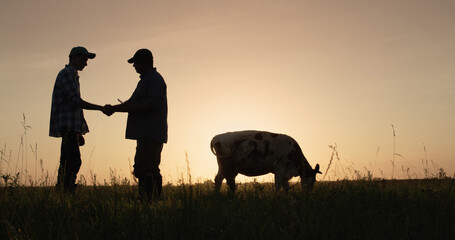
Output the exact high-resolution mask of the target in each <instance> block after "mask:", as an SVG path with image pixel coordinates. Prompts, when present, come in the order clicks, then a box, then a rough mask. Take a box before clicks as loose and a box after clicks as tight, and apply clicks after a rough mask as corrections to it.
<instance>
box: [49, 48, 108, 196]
mask: <svg viewBox="0 0 455 240" xmlns="http://www.w3.org/2000/svg"><path fill="white" fill-rule="evenodd" d="M95 56H96V55H95V54H94V53H90V52H89V51H87V49H86V48H84V47H74V48H72V49H71V52H70V54H69V63H68V64H67V65H66V66H65V68H63V69H62V70H61V71H60V72H59V73H58V75H57V79H56V80H55V84H54V90H53V93H52V106H51V117H50V128H49V136H51V137H61V138H62V145H61V150H60V151H61V152H60V166H59V169H58V179H57V188H58V189H60V190H64V191H66V192H70V193H74V191H75V190H76V184H75V182H76V177H77V173H78V172H79V169H80V167H81V164H82V162H81V154H80V151H79V146H83V145H84V143H85V140H84V138H83V137H82V135H83V134H85V133H87V132H88V131H89V130H88V126H87V122H86V121H85V119H84V113H83V111H82V109H88V110H100V111H102V110H103V107H102V106H100V105H95V104H92V103H89V102H86V101H84V100H83V99H82V98H81V93H80V86H79V75H78V73H77V72H78V71H82V70H83V69H84V67H85V66H87V61H88V59H93V58H95Z"/></svg>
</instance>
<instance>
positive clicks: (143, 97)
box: [105, 49, 168, 199]
mask: <svg viewBox="0 0 455 240" xmlns="http://www.w3.org/2000/svg"><path fill="white" fill-rule="evenodd" d="M128 62H129V63H132V64H133V66H134V68H135V69H136V72H137V73H139V74H140V80H139V82H138V84H137V87H136V89H135V90H134V92H133V94H132V96H131V97H130V99H128V100H127V101H125V102H124V103H122V104H119V105H115V106H110V105H106V106H105V107H106V109H107V112H108V115H109V111H110V114H112V113H114V112H128V121H127V126H126V138H127V139H134V140H136V141H137V147H136V155H135V157H134V172H133V174H134V176H136V177H137V178H138V179H139V194H140V196H141V197H145V196H147V197H148V198H149V199H158V198H159V197H160V196H161V194H162V186H163V182H162V176H161V173H160V168H159V164H160V162H161V151H162V149H163V144H164V143H166V142H167V129H168V126H167V111H168V109H167V93H166V91H167V90H166V89H167V86H166V83H165V82H164V79H163V77H162V76H161V75H160V74H159V73H158V72H157V71H156V68H155V67H154V66H153V55H152V52H150V50H148V49H140V50H138V51H137V52H136V53H135V54H134V56H133V57H132V58H131V59H129V60H128Z"/></svg>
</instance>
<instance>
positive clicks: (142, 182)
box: [137, 177, 147, 199]
mask: <svg viewBox="0 0 455 240" xmlns="http://www.w3.org/2000/svg"><path fill="white" fill-rule="evenodd" d="M137 188H138V192H139V197H140V199H144V198H146V197H147V190H146V178H145V177H138V183H137Z"/></svg>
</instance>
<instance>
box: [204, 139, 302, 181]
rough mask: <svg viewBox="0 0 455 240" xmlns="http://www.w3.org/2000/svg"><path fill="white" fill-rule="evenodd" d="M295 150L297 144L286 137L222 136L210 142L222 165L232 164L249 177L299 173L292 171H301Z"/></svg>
mask: <svg viewBox="0 0 455 240" xmlns="http://www.w3.org/2000/svg"><path fill="white" fill-rule="evenodd" d="M296 146H297V147H298V145H297V142H296V141H295V140H294V139H292V138H291V137H289V136H287V135H284V134H276V133H271V132H265V131H254V130H249V131H240V132H228V133H224V134H220V135H217V136H215V137H214V138H213V139H212V142H211V147H212V151H213V152H214V153H215V155H217V157H218V158H221V159H222V160H221V161H229V162H230V163H231V164H233V165H234V166H235V168H236V171H237V172H238V173H241V174H244V175H247V176H258V175H263V174H267V173H275V171H276V169H277V168H281V169H284V168H290V169H288V170H294V171H293V173H290V174H292V175H295V174H296V171H297V169H292V168H295V167H298V168H299V169H300V164H299V163H298V162H296V159H298V157H296V156H298V154H295V152H296V151H295V147H296ZM299 150H300V148H299ZM290 158H292V159H290ZM299 160H301V159H299ZM291 161H292V162H291ZM296 165H298V166H296Z"/></svg>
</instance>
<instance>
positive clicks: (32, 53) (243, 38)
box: [0, 0, 455, 183]
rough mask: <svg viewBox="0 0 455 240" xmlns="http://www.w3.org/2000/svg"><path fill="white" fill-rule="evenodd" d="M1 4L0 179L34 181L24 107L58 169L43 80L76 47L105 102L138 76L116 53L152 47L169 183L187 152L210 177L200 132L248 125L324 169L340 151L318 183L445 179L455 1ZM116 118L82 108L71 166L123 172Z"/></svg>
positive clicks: (87, 90)
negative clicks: (162, 100) (80, 138)
mask: <svg viewBox="0 0 455 240" xmlns="http://www.w3.org/2000/svg"><path fill="white" fill-rule="evenodd" d="M0 5H1V7H0V30H1V36H2V37H1V38H0V48H1V55H0V81H1V84H0V104H1V118H0V126H1V127H0V144H2V149H3V151H4V152H5V153H7V155H9V154H11V157H9V158H8V157H5V156H4V159H2V162H1V170H2V173H3V174H4V173H7V172H9V173H13V172H15V171H23V172H24V171H25V170H26V169H27V172H28V173H30V174H31V175H34V172H35V162H36V161H35V157H34V156H33V154H32V152H31V151H30V147H27V149H28V151H27V152H28V153H24V151H21V147H20V142H21V134H23V128H22V126H21V121H22V120H23V119H22V116H23V115H22V114H23V113H24V114H25V116H26V123H27V124H29V125H30V126H31V127H32V128H31V129H29V130H28V131H27V144H28V145H30V144H31V145H32V146H36V145H37V146H38V151H37V153H38V159H42V160H43V164H44V168H45V169H46V170H49V173H50V174H51V175H54V176H55V175H56V170H57V167H58V162H59V156H60V139H58V138H51V137H49V136H48V131H49V115H50V104H51V95H52V88H53V84H54V81H55V77H56V76H57V73H58V72H59V71H60V70H61V69H62V68H63V67H64V65H65V64H67V63H68V54H69V51H70V49H71V48H72V47H74V46H79V45H81V46H85V47H86V48H87V49H88V50H89V51H91V52H95V53H96V54H97V56H96V58H95V59H93V60H89V61H88V66H87V67H86V68H85V69H84V70H83V71H81V72H79V75H80V77H81V78H80V82H81V93H82V98H83V99H84V100H86V101H89V102H92V103H96V104H100V105H104V104H108V103H109V104H114V103H117V99H121V100H126V99H128V98H129V97H130V96H131V94H132V92H133V90H134V89H135V87H136V84H137V82H138V80H139V76H138V74H137V73H136V72H135V71H134V68H133V67H132V66H131V65H130V64H128V63H127V59H128V58H130V57H132V55H133V54H134V52H135V51H136V50H137V49H140V48H149V49H150V50H151V51H152V52H153V54H154V56H155V66H156V67H157V70H158V71H159V72H160V73H161V74H162V75H163V77H164V79H165V81H166V83H167V86H168V104H169V119H168V123H169V142H168V144H166V145H165V146H164V150H163V154H162V163H161V170H162V174H163V176H164V178H165V179H164V181H165V182H174V183H176V182H177V181H178V180H179V179H181V178H182V175H183V176H186V158H185V152H186V153H187V154H188V160H189V163H190V168H191V174H192V178H193V180H201V181H203V180H206V179H213V178H214V176H215V174H216V172H217V168H218V167H217V164H216V159H215V156H213V154H212V153H211V151H210V149H209V143H210V140H211V138H212V137H213V136H214V135H216V134H219V133H223V132H228V131H237V130H248V129H254V130H266V131H272V132H278V133H285V134H287V135H290V136H292V137H293V138H294V139H296V140H297V142H298V143H299V144H300V146H301V148H302V150H303V152H304V154H305V155H306V157H307V158H308V161H309V162H310V164H311V165H312V166H313V167H314V166H315V165H316V163H319V164H320V165H321V171H322V172H323V173H325V171H326V169H327V167H328V164H329V160H330V158H331V154H332V151H333V150H332V148H329V145H332V146H334V145H335V144H336V146H337V148H336V150H337V151H338V154H339V158H340V160H337V159H336V157H334V163H333V164H334V165H332V168H331V169H330V170H329V173H328V174H327V176H326V178H325V180H328V179H337V178H340V177H341V178H343V177H349V178H351V177H353V175H354V174H355V172H354V171H353V170H358V171H360V173H361V174H365V172H366V169H367V170H369V171H371V172H372V174H373V176H374V177H384V178H391V177H396V178H402V177H408V176H409V175H410V176H411V177H424V169H425V168H428V169H429V170H430V171H431V172H433V173H435V172H436V169H437V168H443V169H444V170H445V171H446V172H447V175H449V176H453V174H454V172H455V164H454V161H453V160H455V148H454V147H455V146H454V141H453V140H452V138H453V136H454V135H455V81H454V80H455V67H454V66H455V45H454V42H455V28H454V23H455V15H454V14H453V13H454V12H455V2H454V1H451V0H441V1H440V0H437V1H419V0H398V1H396V0H393V1H392V0H385V1H373V0H366V1H354V0H346V1H336V0H327V1H297V0H295V1H294V0H283V1H272V0H261V1H259V0H251V1H240V0H230V1H209V0H195V1H184V0H170V1H120V0H112V1H105V2H102V1H86V0H82V1H77V2H69V1H2V3H1V4H0ZM126 116H127V115H126V114H123V113H116V114H114V115H113V116H111V117H106V116H104V115H103V114H102V113H101V112H94V111H85V117H86V120H87V122H88V125H89V129H90V132H89V133H88V134H87V135H85V138H86V145H85V146H84V147H82V148H81V151H82V167H81V171H80V174H82V175H84V176H85V177H86V178H87V179H89V176H90V172H92V173H96V174H97V175H98V177H97V178H98V179H99V180H101V181H102V179H108V178H109V168H111V169H112V170H115V171H116V174H117V175H121V176H123V177H127V178H130V177H131V175H130V173H129V172H130V166H129V161H130V162H131V164H132V161H133V159H134V153H135V141H131V140H126V139H124V135H125V126H126ZM392 124H393V126H394V130H395V133H396V136H395V137H394V136H393V129H392ZM394 153H396V155H395V156H394ZM24 154H26V158H27V161H26V162H25V163H24V162H23V158H24V156H23V155H24ZM27 154H28V155H27ZM392 160H394V166H395V169H394V170H392V169H393V165H392ZM427 162H428V165H427V164H426V163H427ZM408 168H409V170H407V169H408ZM40 176H41V173H40V171H38V178H39V177H40ZM265 179H266V180H271V179H273V177H271V176H267V177H265ZM318 179H319V180H321V179H322V176H318ZM239 180H240V181H242V178H239Z"/></svg>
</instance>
